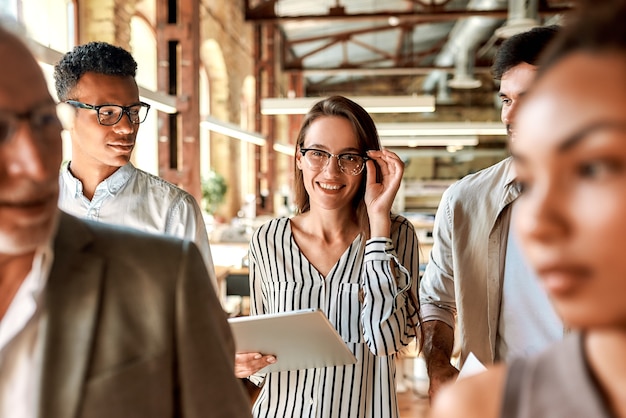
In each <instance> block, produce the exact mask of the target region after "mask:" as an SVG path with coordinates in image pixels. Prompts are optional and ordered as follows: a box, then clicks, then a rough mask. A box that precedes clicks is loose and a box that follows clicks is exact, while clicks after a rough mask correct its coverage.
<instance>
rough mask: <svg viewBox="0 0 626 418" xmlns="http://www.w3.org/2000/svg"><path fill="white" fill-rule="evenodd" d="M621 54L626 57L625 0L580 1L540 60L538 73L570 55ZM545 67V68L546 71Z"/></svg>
mask: <svg viewBox="0 0 626 418" xmlns="http://www.w3.org/2000/svg"><path fill="white" fill-rule="evenodd" d="M576 51H584V52H594V53H603V52H618V53H620V54H622V55H624V57H626V1H624V0H603V1H601V2H593V1H581V4H580V7H579V8H578V9H577V10H575V11H574V12H573V13H572V14H571V15H570V16H568V23H567V24H566V25H565V27H564V29H563V31H562V33H561V34H560V35H559V36H558V37H557V39H556V40H555V42H554V43H553V44H551V45H550V47H549V48H548V50H547V51H546V53H545V55H544V56H542V60H541V71H539V74H542V73H543V72H545V70H546V69H547V68H549V67H551V66H553V65H554V64H555V63H556V62H557V61H559V60H560V59H561V58H563V57H564V56H566V55H569V54H570V53H573V52H576ZM544 66H545V68H544Z"/></svg>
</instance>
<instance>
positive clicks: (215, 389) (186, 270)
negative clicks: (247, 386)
mask: <svg viewBox="0 0 626 418" xmlns="http://www.w3.org/2000/svg"><path fill="white" fill-rule="evenodd" d="M40 330H41V332H40V334H39V335H40V338H41V340H40V341H41V344H40V348H41V349H42V350H43V353H42V354H43V369H42V376H41V382H42V386H41V397H40V403H39V405H40V413H39V416H40V417H42V418H70V417H72V418H74V417H81V418H86V417H90V418H91V417H103V418H104V417H106V418H112V417H115V418H123V417H133V418H136V417H151V418H153V417H229V418H230V417H247V416H250V410H249V402H248V399H247V396H246V394H245V392H244V389H243V387H242V385H241V382H240V381H239V379H236V378H235V376H234V372H233V363H234V351H235V348H234V343H233V339H232V336H231V334H230V329H229V327H228V323H227V321H226V316H225V314H224V312H223V310H222V308H221V305H220V303H219V301H218V299H217V296H216V295H215V292H214V291H213V288H212V286H211V284H210V281H209V278H208V276H207V273H206V269H205V266H204V264H203V261H202V257H201V256H200V253H199V251H198V250H197V248H196V247H195V245H193V244H192V243H190V242H185V241H180V240H178V239H176V238H169V237H161V236H155V235H148V234H145V233H143V232H135V231H130V230H122V229H120V228H117V227H111V226H107V225H104V224H98V223H94V222H89V221H83V220H79V219H77V218H74V217H72V216H70V215H67V214H65V213H62V214H61V219H60V224H59V231H58V233H57V236H56V239H55V244H54V263H53V266H52V270H51V273H50V277H49V280H48V283H47V287H46V290H45V307H44V313H43V320H42V327H41V328H40Z"/></svg>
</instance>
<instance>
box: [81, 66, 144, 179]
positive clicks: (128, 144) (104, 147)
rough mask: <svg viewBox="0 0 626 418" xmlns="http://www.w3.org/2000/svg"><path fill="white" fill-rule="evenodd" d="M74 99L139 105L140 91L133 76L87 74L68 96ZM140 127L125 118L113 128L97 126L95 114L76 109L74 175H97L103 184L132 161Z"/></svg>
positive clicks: (96, 103)
mask: <svg viewBox="0 0 626 418" xmlns="http://www.w3.org/2000/svg"><path fill="white" fill-rule="evenodd" d="M69 97H71V99H73V100H76V101H79V102H83V103H86V104H90V105H93V106H98V105H102V104H116V105H121V106H130V105H133V104H137V103H139V89H138V87H137V83H136V82H135V79H134V78H133V77H132V76H112V75H104V74H97V73H94V72H88V73H85V74H84V75H83V76H82V77H81V78H80V80H79V81H78V83H77V84H76V87H75V88H74V89H73V90H72V92H71V94H70V95H69ZM139 126H140V125H135V124H132V123H131V122H130V120H129V119H128V116H127V115H126V114H124V115H123V116H122V119H121V120H120V121H119V122H118V123H116V124H115V125H113V126H103V125H100V124H99V123H98V118H97V114H96V111H95V110H90V109H77V110H76V119H75V121H74V125H73V127H72V129H71V130H70V133H71V136H72V165H71V168H72V172H73V173H74V175H76V176H77V177H79V178H80V177H81V173H86V172H90V173H93V172H98V173H100V174H101V180H103V179H104V178H106V177H108V176H110V175H111V174H113V173H114V172H115V171H116V170H117V169H118V168H119V167H122V166H124V165H125V164H126V163H128V162H129V161H130V157H131V155H132V151H133V148H134V147H135V139H136V138H137V132H138V130H139Z"/></svg>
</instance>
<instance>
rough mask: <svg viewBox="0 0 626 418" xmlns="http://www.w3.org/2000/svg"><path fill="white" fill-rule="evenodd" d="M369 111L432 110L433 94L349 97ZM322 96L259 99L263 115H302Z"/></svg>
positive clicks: (407, 111) (408, 111)
mask: <svg viewBox="0 0 626 418" xmlns="http://www.w3.org/2000/svg"><path fill="white" fill-rule="evenodd" d="M349 98H350V99H351V100H353V101H355V102H356V103H358V104H359V105H361V106H363V108H364V109H365V110H367V111H368V112H369V113H416V112H434V111H435V96H432V95H422V96H360V97H349ZM322 99H324V97H296V98H293V99H289V98H266V99H261V113H262V114H264V115H304V114H306V113H307V112H308V111H309V110H310V109H311V107H313V105H314V104H315V103H317V102H319V101H320V100H322Z"/></svg>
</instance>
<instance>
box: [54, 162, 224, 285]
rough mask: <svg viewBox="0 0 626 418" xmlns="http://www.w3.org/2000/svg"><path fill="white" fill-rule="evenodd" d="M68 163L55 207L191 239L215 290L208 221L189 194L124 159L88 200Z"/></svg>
mask: <svg viewBox="0 0 626 418" xmlns="http://www.w3.org/2000/svg"><path fill="white" fill-rule="evenodd" d="M70 164H71V163H66V164H64V165H63V167H62V168H61V175H60V178H59V185H60V193H59V207H60V208H61V209H62V210H63V211H65V212H67V213H69V214H72V215H74V216H78V217H80V218H87V219H91V220H94V221H100V222H105V223H109V224H115V225H123V226H128V227H131V228H135V229H139V230H142V231H146V232H151V233H155V234H165V235H171V236H175V237H178V238H182V239H187V240H190V241H193V242H194V243H195V244H196V245H197V246H198V248H199V249H200V253H201V254H202V257H203V259H204V263H205V265H206V267H207V270H208V272H209V276H210V277H211V280H212V282H213V285H214V287H215V288H216V289H217V279H216V277H215V268H214V266H213V258H212V256H211V248H210V247H209V238H208V235H207V231H206V225H205V223H204V220H203V218H202V211H201V210H200V207H199V206H198V203H197V202H196V200H195V199H194V197H193V196H192V195H190V194H189V193H187V192H186V191H184V190H182V189H181V188H179V187H177V186H175V185H173V184H171V183H168V182H167V181H165V180H163V179H162V178H160V177H157V176H154V175H152V174H149V173H146V172H145V171H142V170H139V169H137V168H135V167H134V166H133V165H132V164H131V163H128V164H126V165H125V166H123V167H120V168H119V169H118V170H117V171H116V172H115V173H113V174H112V175H111V176H109V177H108V178H107V179H105V180H104V181H103V182H102V183H100V184H99V185H98V186H97V187H96V191H95V193H94V195H93V198H92V199H91V200H89V199H87V197H85V195H84V194H83V184H82V183H81V182H80V180H78V179H77V178H76V177H74V176H73V175H72V173H71V172H70Z"/></svg>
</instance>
